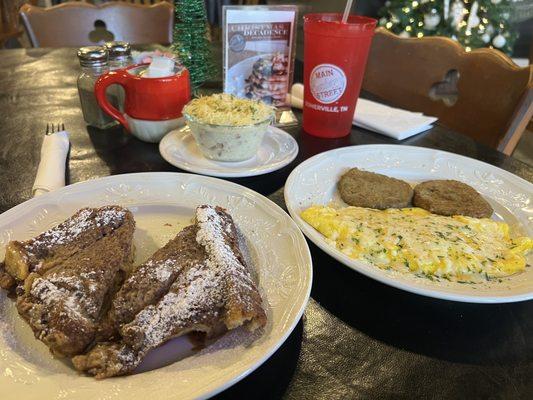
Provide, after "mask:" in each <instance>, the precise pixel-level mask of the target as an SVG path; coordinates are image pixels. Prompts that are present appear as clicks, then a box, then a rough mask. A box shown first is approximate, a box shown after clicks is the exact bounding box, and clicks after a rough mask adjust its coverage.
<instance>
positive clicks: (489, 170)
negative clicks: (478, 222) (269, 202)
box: [285, 145, 533, 303]
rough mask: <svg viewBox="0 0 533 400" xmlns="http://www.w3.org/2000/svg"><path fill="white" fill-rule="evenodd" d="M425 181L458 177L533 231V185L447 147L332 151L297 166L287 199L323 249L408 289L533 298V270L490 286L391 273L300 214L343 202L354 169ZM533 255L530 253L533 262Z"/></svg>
mask: <svg viewBox="0 0 533 400" xmlns="http://www.w3.org/2000/svg"><path fill="white" fill-rule="evenodd" d="M353 167H357V168H361V169H364V170H367V171H372V172H377V173H380V174H384V175H388V176H392V177H394V178H398V179H403V180H406V181H408V182H422V181H426V180H430V179H456V180H459V181H462V182H466V183H468V184H469V185H471V186H472V187H474V188H475V189H476V190H477V191H479V192H480V193H481V194H482V195H483V196H484V197H485V199H487V201H488V202H489V203H490V204H491V206H492V207H493V209H494V216H493V218H494V219H496V220H499V221H505V222H506V223H507V224H509V225H510V226H511V229H512V230H513V231H514V232H518V233H519V234H520V235H529V236H532V235H533V208H532V207H531V199H532V193H533V185H532V184H531V183H528V182H527V181H525V180H523V179H522V178H519V177H518V176H516V175H513V174H511V173H510V172H507V171H504V170H502V169H500V168H497V167H495V166H492V165H489V164H486V163H484V162H481V161H477V160H474V159H472V158H468V157H464V156H460V155H457V154H452V153H448V152H445V151H439V150H433V149H426V148H422V147H414V146H402V145H365V146H351V147H342V148H340V149H335V150H330V151H327V152H324V153H321V154H318V155H316V156H314V157H311V158H309V159H308V160H306V161H305V162H303V163H301V164H300V165H298V166H297V167H296V168H295V169H294V171H292V173H291V174H290V176H289V178H288V179H287V183H286V184H285V203H286V204H287V209H288V210H289V213H290V214H291V216H292V218H293V219H294V220H295V221H296V223H297V224H298V225H299V226H300V228H301V229H302V231H303V232H304V234H305V235H306V236H307V237H308V238H309V239H310V240H311V241H313V242H314V243H315V244H316V245H317V246H318V247H320V248H321V249H322V250H324V251H325V252H326V253H327V254H329V255H330V256H332V257H334V258H336V259H337V260H338V261H340V262H341V263H343V264H345V265H346V266H348V267H350V268H352V269H354V270H356V271H357V272H360V273H362V274H364V275H366V276H368V277H370V278H373V279H376V280H378V281H380V282H382V283H385V284H387V285H390V286H393V287H396V288H398V289H402V290H406V291H408V292H412V293H417V294H421V295H424V296H429V297H436V298H440V299H446V300H455V301H464V302H471V303H508V302H514V301H522V300H529V299H533V268H531V267H529V268H527V269H526V271H525V272H524V273H521V274H517V275H513V276H510V277H508V278H505V279H502V281H501V282H498V281H491V282H487V283H486V284H485V283H484V284H476V285H474V284H461V283H457V282H448V281H440V282H439V281H431V280H429V279H425V278H419V277H417V276H415V275H412V274H404V273H399V272H394V271H386V270H383V269H380V268H377V267H374V266H372V265H369V264H365V263H362V262H360V261H356V260H354V259H352V258H350V257H348V256H347V255H345V254H344V253H342V252H341V251H339V250H337V249H336V248H335V247H333V246H331V245H330V244H328V242H327V241H326V240H325V238H324V237H323V236H322V235H321V234H320V233H319V232H318V231H316V230H315V229H314V228H312V227H311V226H310V225H308V224H307V223H306V222H305V221H304V220H303V219H302V218H301V217H300V214H301V212H302V211H303V210H305V209H306V208H307V207H309V206H311V205H313V204H328V203H329V202H331V201H333V202H335V203H337V202H341V201H342V200H340V197H339V195H338V191H337V182H338V180H339V178H340V176H341V175H342V174H343V173H344V172H346V171H347V170H348V169H349V168H353ZM531 259H533V254H532V255H530V258H529V262H530V264H531Z"/></svg>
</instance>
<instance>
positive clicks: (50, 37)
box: [20, 2, 173, 47]
mask: <svg viewBox="0 0 533 400" xmlns="http://www.w3.org/2000/svg"><path fill="white" fill-rule="evenodd" d="M20 15H21V17H22V21H23V23H24V27H25V28H26V32H27V33H28V36H29V38H30V41H31V44H32V45H33V46H34V47H79V46H87V45H94V44H97V43H101V42H103V41H108V40H124V41H127V42H129V43H132V44H148V43H162V44H167V43H170V42H171V41H172V22H173V7H172V5H171V4H170V3H168V2H160V3H157V4H153V5H139V4H130V3H126V2H109V3H104V4H102V5H100V6H95V5H92V4H88V3H81V2H70V3H63V4H60V5H57V6H54V7H49V8H41V7H35V6H31V5H29V4H25V5H23V6H22V7H21V8H20Z"/></svg>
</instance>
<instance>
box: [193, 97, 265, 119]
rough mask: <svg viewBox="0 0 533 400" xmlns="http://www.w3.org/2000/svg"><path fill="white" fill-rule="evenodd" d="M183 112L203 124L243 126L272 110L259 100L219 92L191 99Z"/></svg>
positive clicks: (263, 117)
mask: <svg viewBox="0 0 533 400" xmlns="http://www.w3.org/2000/svg"><path fill="white" fill-rule="evenodd" d="M183 112H184V113H185V114H187V115H189V116H191V117H193V118H194V119H196V120H197V121H198V122H201V123H205V124H213V125H227V126H244V125H252V124H257V123H259V122H262V121H265V120H266V119H268V118H269V117H271V116H272V115H273V112H274V110H273V108H272V107H270V106H268V105H266V104H265V103H262V102H260V101H255V100H248V99H241V98H238V97H235V96H233V95H231V94H226V93H220V94H213V95H211V96H202V97H199V98H197V99H194V100H192V101H191V102H190V103H189V104H187V105H186V106H185V108H184V109H183Z"/></svg>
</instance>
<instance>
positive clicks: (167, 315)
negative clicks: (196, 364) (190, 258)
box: [126, 265, 221, 350]
mask: <svg viewBox="0 0 533 400" xmlns="http://www.w3.org/2000/svg"><path fill="white" fill-rule="evenodd" d="M217 283H218V282H217V277H216V271H213V270H208V269H206V268H205V266H201V265H196V266H194V267H192V268H190V269H189V270H188V271H187V272H186V273H185V274H183V275H181V276H180V277H179V278H178V280H177V281H176V283H175V284H174V286H173V288H179V290H176V291H171V292H169V293H167V294H166V295H165V296H164V297H163V298H162V299H161V301H160V302H159V303H158V304H157V305H155V306H148V307H146V308H145V309H144V310H143V311H141V312H140V313H139V314H137V316H136V317H135V321H134V322H133V324H132V326H131V327H130V329H132V331H138V330H140V331H141V332H142V333H143V335H144V340H143V343H142V347H144V348H146V350H149V349H150V348H154V347H156V346H159V345H160V344H161V343H163V342H164V341H165V340H167V339H169V338H170V337H171V336H172V334H173V332H175V331H176V330H178V329H180V328H185V327H186V326H187V325H188V324H190V321H191V319H193V318H195V317H196V316H198V314H200V313H202V312H205V311H206V310H210V309H213V308H216V307H217V305H219V304H220V300H221V299H220V291H219V290H213V289H216V285H217ZM127 329H128V328H126V331H127ZM139 347H141V346H139Z"/></svg>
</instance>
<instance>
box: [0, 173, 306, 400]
mask: <svg viewBox="0 0 533 400" xmlns="http://www.w3.org/2000/svg"><path fill="white" fill-rule="evenodd" d="M104 204H120V205H123V206H125V207H128V208H129V209H130V210H131V211H132V212H133V213H134V215H135V219H136V222H137V227H136V231H135V236H134V242H135V246H136V262H137V263H139V262H142V261H143V260H145V259H146V258H147V257H148V256H149V255H150V254H151V253H153V251H155V250H156V249H157V248H158V247H159V246H162V245H163V244H164V243H166V242H167V241H168V240H169V239H170V238H171V237H173V236H174V235H175V234H176V233H177V232H178V231H179V230H181V229H182V228H183V227H184V226H186V225H187V224H189V223H190V220H191V217H192V216H193V211H194V208H195V207H196V205H199V204H214V205H215V204H216V205H220V206H222V207H225V208H227V209H228V211H229V212H230V214H231V215H232V216H233V218H234V220H235V222H236V223H237V225H238V226H239V228H240V229H241V230H242V232H243V233H244V236H245V237H246V239H247V241H248V243H249V245H250V250H251V255H252V257H253V258H254V259H255V266H256V270H257V271H258V278H259V288H260V291H261V294H262V296H263V300H264V303H265V309H266V312H267V316H268V323H267V326H266V328H265V330H264V331H263V332H262V333H259V334H250V333H248V332H245V330H244V329H237V330H234V331H231V332H229V333H227V334H226V335H224V336H223V337H221V338H220V339H219V340H217V341H216V342H215V343H213V344H212V345H210V346H208V347H206V348H205V349H203V350H201V351H199V352H196V353H194V352H192V351H191V345H190V343H189V341H188V339H187V338H185V337H183V338H178V339H174V340H172V341H170V342H168V343H167V344H165V345H164V346H162V347H160V348H159V349H156V350H154V351H153V352H152V353H150V354H149V355H148V357H147V358H146V359H145V361H144V363H143V365H142V366H141V368H140V369H141V371H142V370H149V371H147V372H143V373H138V374H135V375H131V376H125V377H117V378H112V379H107V380H101V381H97V380H95V379H94V378H91V377H87V376H82V375H79V374H78V373H77V372H76V371H75V370H74V369H73V368H72V367H71V366H70V365H69V363H68V362H64V361H60V360H55V359H54V358H52V356H51V354H50V353H49V351H48V349H47V348H46V346H45V345H44V344H42V343H41V342H40V341H38V340H36V339H35V338H34V337H33V334H32V332H31V329H30V328H29V326H28V325H27V324H26V323H25V322H23V321H22V319H21V318H20V317H19V315H18V314H17V312H16V309H15V304H14V302H13V301H11V300H10V299H8V298H7V297H6V295H5V292H4V291H1V292H2V293H1V294H0V371H1V373H0V388H1V391H2V395H1V398H2V399H6V400H7V399H24V400H30V399H59V398H68V399H87V400H89V399H90V400H94V399H104V398H105V399H111V398H117V399H118V398H121V399H129V400H136V399H139V400H146V399H158V400H163V399H193V398H206V397H209V396H212V395H214V394H216V393H218V392H220V391H222V390H224V389H226V388H227V387H229V386H231V385H233V384H234V383H236V382H237V381H239V380H240V379H242V378H243V377H245V376H246V375H248V374H249V373H250V372H252V371H253V370H254V369H255V368H257V367H258V366H259V365H260V364H261V363H263V362H264V361H265V360H266V359H267V358H268V357H270V356H271V355H272V353H274V352H275V351H276V349H277V348H278V347H279V346H280V345H281V344H282V343H283V342H284V341H285V339H286V338H287V336H288V335H289V334H290V333H291V331H292V330H293V329H294V327H295V326H296V324H297V323H298V321H299V320H300V317H301V316H302V313H303V311H304V308H305V305H306V303H307V300H308V298H309V293H310V290H311V280H312V265H311V256H310V253H309V248H308V247H307V243H306V241H305V238H304V237H303V235H302V233H301V232H300V230H299V229H298V227H297V226H296V224H295V223H294V221H292V219H291V218H290V217H289V216H288V215H287V214H286V213H285V212H284V211H283V210H281V208H279V207H278V206H277V205H275V204H274V203H272V202H271V201H270V200H268V199H267V198H265V197H263V196H261V195H260V194H258V193H256V192H254V191H252V190H250V189H247V188H244V187H242V186H240V185H237V184H234V183H231V182H225V181H222V180H219V179H214V178H208V177H203V176H198V175H191V174H178V173H163V172H160V173H141V174H127V175H116V176H111V177H106V178H102V179H96V180H93V181H87V182H83V183H78V184H74V185H70V186H67V187H65V188H62V189H59V190H57V191H55V192H52V193H49V194H46V195H43V196H40V197H37V198H34V199H31V200H29V201H27V202H25V203H23V204H20V205H18V206H17V207H15V208H13V209H11V210H9V211H7V212H5V213H3V214H2V215H0V249H1V250H0V252H1V253H0V257H1V258H0V259H3V255H4V253H5V250H4V249H5V245H6V244H7V242H8V241H9V240H13V239H27V238H30V237H32V236H35V235H36V234H38V233H39V232H42V231H44V230H46V229H48V228H50V227H52V226H53V225H55V224H57V223H59V222H60V221H62V220H64V219H65V218H67V217H68V216H70V215H71V214H73V213H74V212H75V211H76V210H78V209H79V208H81V207H86V206H91V207H95V206H101V205H104ZM162 365H166V366H163V367H161V368H158V369H153V368H156V367H160V366H162ZM150 369H151V370H150ZM6 396H7V397H6Z"/></svg>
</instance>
